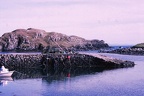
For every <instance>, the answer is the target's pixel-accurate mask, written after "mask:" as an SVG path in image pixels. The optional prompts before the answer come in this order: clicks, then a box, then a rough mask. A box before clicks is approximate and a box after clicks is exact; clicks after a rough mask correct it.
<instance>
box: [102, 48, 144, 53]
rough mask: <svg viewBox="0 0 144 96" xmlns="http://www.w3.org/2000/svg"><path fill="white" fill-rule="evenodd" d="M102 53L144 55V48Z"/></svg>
mask: <svg viewBox="0 0 144 96" xmlns="http://www.w3.org/2000/svg"><path fill="white" fill-rule="evenodd" d="M102 52H104V53H116V54H125V55H144V48H135V47H131V48H121V49H116V50H111V51H102Z"/></svg>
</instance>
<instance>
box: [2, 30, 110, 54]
mask: <svg viewBox="0 0 144 96" xmlns="http://www.w3.org/2000/svg"><path fill="white" fill-rule="evenodd" d="M105 47H108V44H106V43H105V42H104V41H103V40H86V39H84V38H81V37H78V36H67V35H65V34H61V33H56V32H46V31H44V30H40V29H34V28H28V29H16V30H14V31H12V32H9V33H5V34H3V35H2V36H1V37H0V50H1V51H42V50H43V49H48V48H62V49H63V48H64V49H73V50H95V49H100V48H105Z"/></svg>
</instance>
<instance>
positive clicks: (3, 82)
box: [0, 77, 13, 86]
mask: <svg viewBox="0 0 144 96" xmlns="http://www.w3.org/2000/svg"><path fill="white" fill-rule="evenodd" d="M12 81H13V78H12V77H0V86H6V85H7V84H8V83H9V82H12Z"/></svg>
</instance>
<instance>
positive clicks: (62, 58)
mask: <svg viewBox="0 0 144 96" xmlns="http://www.w3.org/2000/svg"><path fill="white" fill-rule="evenodd" d="M0 64H2V65H4V66H5V67H6V68H9V69H15V68H39V69H40V68H48V69H50V70H54V69H58V68H75V67H83V68H84V67H85V68H86V67H97V68H99V67H101V68H105V69H112V68H123V67H133V66H134V65H135V64H134V62H131V61H123V60H119V59H114V58H109V57H106V56H101V55H96V56H92V55H91V54H57V53H53V54H52V53H51V54H50V53H49V54H28V53H27V54H16V53H15V54H0Z"/></svg>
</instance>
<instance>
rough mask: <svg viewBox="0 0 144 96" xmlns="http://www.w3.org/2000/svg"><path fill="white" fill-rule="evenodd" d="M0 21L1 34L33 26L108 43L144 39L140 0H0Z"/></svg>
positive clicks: (143, 14)
mask: <svg viewBox="0 0 144 96" xmlns="http://www.w3.org/2000/svg"><path fill="white" fill-rule="evenodd" d="M0 21H1V22H0V36H1V35H2V34H4V33H5V32H11V31H13V30H15V29H18V28H24V29H27V28H31V27H32V28H37V29H43V30H45V31H47V32H50V31H55V32H59V33H64V34H67V35H77V36H80V37H84V38H86V39H101V40H104V41H105V42H107V43H108V44H110V45H115V44H117V45H118V44H120V45H125V44H129V45H130V44H137V43H141V42H144V38H143V36H144V1H143V0H1V1H0Z"/></svg>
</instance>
